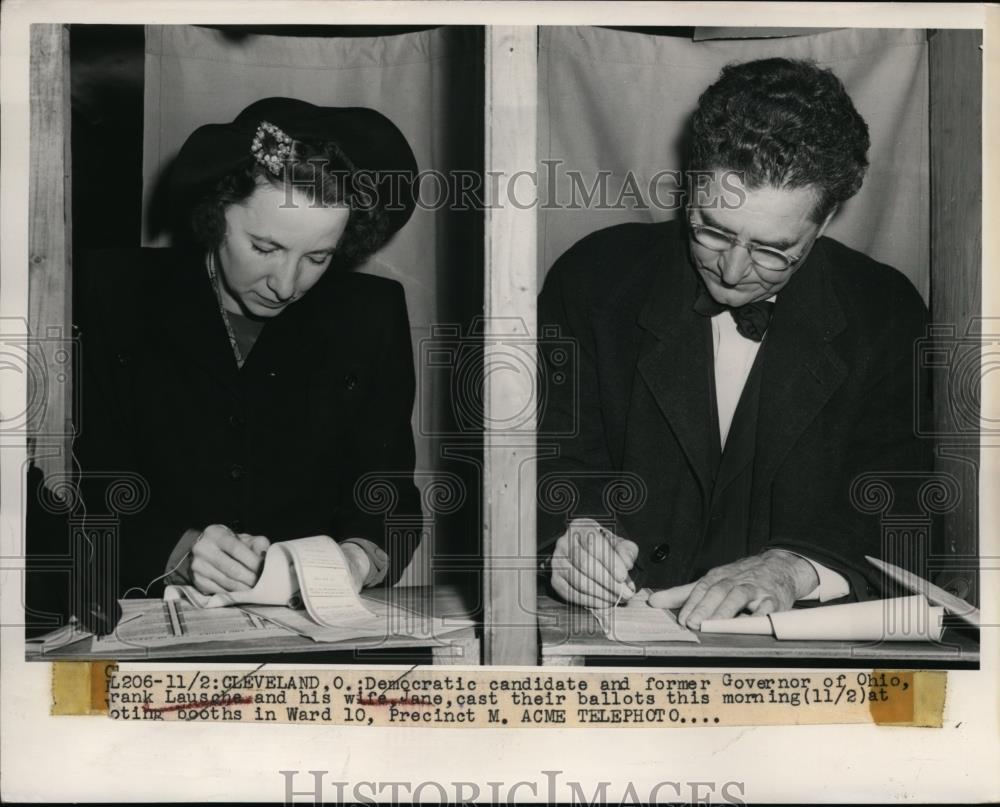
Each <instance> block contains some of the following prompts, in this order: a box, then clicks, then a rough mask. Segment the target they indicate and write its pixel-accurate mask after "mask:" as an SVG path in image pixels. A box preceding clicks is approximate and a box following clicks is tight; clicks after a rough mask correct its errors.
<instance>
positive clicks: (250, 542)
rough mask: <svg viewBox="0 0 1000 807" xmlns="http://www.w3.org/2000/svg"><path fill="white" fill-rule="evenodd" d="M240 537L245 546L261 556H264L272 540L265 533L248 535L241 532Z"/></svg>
mask: <svg viewBox="0 0 1000 807" xmlns="http://www.w3.org/2000/svg"><path fill="white" fill-rule="evenodd" d="M239 539H240V541H242V542H243V544H244V546H247V547H249V549H250V551H251V552H253V553H254V554H256V555H258V556H260V557H263V556H264V554H265V553H266V552H267V549H268V547H269V546H271V542H270V541H269V540H267V538H266V537H265V536H263V535H247V534H246V533H242V532H241V533H240V535H239Z"/></svg>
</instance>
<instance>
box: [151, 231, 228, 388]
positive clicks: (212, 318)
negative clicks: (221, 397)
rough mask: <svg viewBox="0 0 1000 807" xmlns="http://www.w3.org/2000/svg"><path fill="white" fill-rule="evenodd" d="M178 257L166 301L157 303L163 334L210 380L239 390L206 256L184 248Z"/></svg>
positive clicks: (166, 281)
mask: <svg viewBox="0 0 1000 807" xmlns="http://www.w3.org/2000/svg"><path fill="white" fill-rule="evenodd" d="M176 255H177V259H176V262H175V263H174V264H173V265H171V266H169V267H167V271H166V273H165V275H164V289H163V291H164V292H165V294H164V295H163V299H162V300H158V301H156V302H157V303H158V304H157V305H156V308H155V311H156V316H157V317H159V320H160V334H161V335H162V337H163V338H164V339H165V340H167V341H168V342H170V343H171V344H172V346H173V347H176V348H177V349H178V350H179V351H180V352H182V353H183V354H184V356H185V358H186V359H188V360H190V361H191V362H193V363H194V364H196V365H199V366H201V367H203V368H204V369H205V370H206V371H207V373H208V376H209V377H210V378H212V379H215V380H216V381H218V382H219V383H221V384H223V385H224V386H226V387H227V388H229V389H231V390H236V389H237V388H238V372H239V368H238V367H237V365H236V358H235V356H234V355H233V351H232V348H231V347H230V344H229V336H228V334H227V332H226V326H225V324H224V323H223V321H222V314H221V313H220V311H219V303H218V298H217V297H216V296H215V290H214V289H213V288H212V284H211V281H210V280H209V277H208V271H207V269H206V268H205V264H204V256H202V255H201V254H199V253H198V252H196V251H194V250H181V249H178V250H177V251H176ZM178 310H181V311H183V313H184V319H183V320H177V319H176V312H177V311H178Z"/></svg>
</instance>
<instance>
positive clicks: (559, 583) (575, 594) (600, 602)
mask: <svg viewBox="0 0 1000 807" xmlns="http://www.w3.org/2000/svg"><path fill="white" fill-rule="evenodd" d="M552 587H553V588H554V589H555V590H556V593H557V594H559V596H560V597H562V598H563V599H564V600H566V602H569V603H573V604H574V605H582V606H583V607H584V608H607V607H609V606H611V605H614V600H609V599H608V598H607V597H606V596H603V595H602V596H600V597H598V596H594V595H593V594H589V593H587V592H585V591H580V590H579V589H577V588H575V587H574V586H572V585H571V584H570V582H569V581H568V580H567V579H566V578H565V577H564V576H562V575H561V574H560V575H556V574H553V575H552Z"/></svg>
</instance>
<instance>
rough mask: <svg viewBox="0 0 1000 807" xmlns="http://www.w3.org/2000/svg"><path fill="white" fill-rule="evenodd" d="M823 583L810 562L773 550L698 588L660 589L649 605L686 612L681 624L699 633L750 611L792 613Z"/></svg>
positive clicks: (719, 570) (719, 572)
mask: <svg viewBox="0 0 1000 807" xmlns="http://www.w3.org/2000/svg"><path fill="white" fill-rule="evenodd" d="M817 585H819V578H818V577H817V575H816V570H815V569H814V568H813V566H812V564H811V563H809V561H807V560H805V559H804V558H801V557H799V556H798V555H795V554H793V553H791V552H786V551H784V550H782V549H768V550H766V551H764V552H762V553H761V554H759V555H754V556H752V557H749V558H741V559H740V560H737V561H735V562H733V563H727V564H726V565H725V566H718V567H716V568H714V569H712V570H711V571H709V572H708V573H707V574H706V575H705V576H704V577H703V578H701V580H699V581H698V582H697V583H696V584H695V586H694V588H693V589H692V588H691V587H690V585H686V586H676V587H674V588H668V589H664V590H663V591H657V592H656V593H654V594H652V595H651V596H650V598H649V604H650V605H651V606H652V607H654V608H671V609H673V608H680V609H681V610H680V613H679V614H678V615H677V621H678V622H679V623H680V624H681V625H682V626H685V627H688V628H692V629H694V630H698V629H699V628H701V623H702V622H703V621H704V620H706V619H728V618H730V617H734V616H736V615H737V614H738V613H740V612H741V611H744V610H746V611H749V612H750V613H751V614H757V615H759V616H763V615H764V614H770V613H774V612H776V611H787V610H788V609H790V608H791V607H792V605H793V604H794V603H795V601H796V600H798V599H799V598H800V597H804V596H805V595H806V594H808V593H809V592H810V591H812V590H813V589H814V588H816V586H817ZM689 591H690V594H688V592H689Z"/></svg>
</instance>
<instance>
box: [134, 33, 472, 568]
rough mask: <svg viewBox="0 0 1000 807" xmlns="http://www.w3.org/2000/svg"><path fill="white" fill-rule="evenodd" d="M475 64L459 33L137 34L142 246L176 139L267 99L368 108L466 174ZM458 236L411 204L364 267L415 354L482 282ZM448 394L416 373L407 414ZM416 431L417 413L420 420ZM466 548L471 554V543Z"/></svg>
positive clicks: (432, 160) (434, 159) (453, 227)
mask: <svg viewBox="0 0 1000 807" xmlns="http://www.w3.org/2000/svg"><path fill="white" fill-rule="evenodd" d="M481 61H482V56H481V53H479V52H478V49H477V45H476V40H475V38H474V37H472V36H470V32H469V31H468V30H467V29H456V28H451V29H448V28H438V29H433V30H428V31H421V32H417V33H409V34H401V35H395V36H386V37H337V38H327V37H322V38H320V37H283V36H266V35H256V34H254V35H239V36H236V35H233V34H231V33H229V32H223V31H219V30H215V29H210V28H200V27H195V26H147V28H146V68H145V74H146V75H145V79H146V82H145V123H144V128H145V131H144V139H143V243H144V244H147V245H162V244H165V243H166V238H167V236H166V235H164V234H162V233H159V232H155V231H154V230H155V227H154V226H153V225H154V220H155V215H151V213H152V212H153V211H154V210H155V206H156V204H157V201H156V197H157V194H161V193H162V183H161V182H160V180H161V177H162V175H163V171H164V169H165V168H166V167H167V166H168V165H169V163H170V161H171V160H172V159H173V157H174V156H175V155H176V154H177V152H178V150H179V149H180V147H181V145H182V144H183V142H184V140H185V138H187V136H188V135H189V134H190V133H191V132H192V131H194V129H195V128H197V127H198V126H200V125H202V124H205V123H225V122H229V121H231V120H232V119H233V118H235V117H236V115H237V114H238V113H239V112H240V111H241V110H242V109H243V108H244V107H246V106H247V105H248V104H250V103H251V102H253V101H256V100H258V99H260V98H266V97H268V96H288V97H293V98H299V99H302V100H304V101H309V102H310V103H314V104H319V105H324V106H368V107H372V108H374V109H377V110H378V111H380V112H382V113H383V114H385V115H387V116H388V117H389V118H390V119H391V120H392V121H393V122H394V123H395V124H396V125H397V126H398V127H399V128H400V129H401V130H402V132H403V133H404V134H405V135H406V137H407V139H408V141H409V143H410V146H411V147H412V148H413V151H414V154H415V155H416V158H417V164H418V166H419V168H420V170H421V171H426V170H428V169H437V170H442V171H446V170H450V169H452V168H456V167H458V168H464V167H467V166H468V161H469V160H470V159H473V160H474V159H479V155H480V154H481V149H482V146H481V143H475V142H466V141H465V140H463V139H462V138H460V137H459V136H458V135H456V126H455V125H454V121H455V120H456V117H455V116H456V115H459V114H461V115H468V114H469V113H470V111H471V114H473V115H479V114H480V112H479V111H478V110H477V108H476V107H475V105H472V106H471V107H470V104H469V99H470V98H477V97H481V93H482V88H481V87H480V86H478V84H479V82H480V79H479V76H480V73H479V72H478V70H477V66H478V65H479V64H480V63H481ZM470 155H472V156H471V157H470ZM468 231H469V228H468V226H467V225H466V224H464V223H463V222H462V221H461V220H459V219H456V218H455V216H453V215H449V214H448V212H447V211H433V210H428V209H421V208H419V207H418V209H417V210H416V211H415V212H414V214H413V217H412V218H411V219H410V221H409V222H408V224H407V225H406V227H404V228H403V230H402V231H401V232H400V233H399V234H398V235H397V236H396V237H395V238H394V239H393V241H392V242H391V243H390V244H389V245H388V246H387V247H386V248H385V249H383V250H382V251H381V252H379V253H378V254H377V255H376V256H374V257H373V258H372V259H371V260H370V261H369V262H368V263H367V264H366V265H365V266H364V267H363V271H366V272H371V273H373V274H377V275H382V276H385V277H390V278H393V279H394V280H398V281H399V282H400V283H402V284H403V286H404V287H405V289H406V298H407V305H408V307H409V313H410V324H411V327H412V335H413V342H414V355H415V356H417V357H419V356H420V342H421V340H423V339H425V338H426V337H427V336H428V335H429V334H430V326H431V324H432V323H437V322H448V321H455V320H456V318H457V319H458V320H459V321H460V320H461V319H462V316H463V315H462V313H461V312H464V311H466V310H467V309H469V308H470V307H472V308H476V309H478V308H479V307H480V303H481V301H480V299H479V298H478V294H479V293H480V292H479V290H480V289H481V285H479V283H481V281H474V282H470V275H471V274H472V273H471V272H470V271H469V267H470V260H469V255H475V254H478V253H479V252H481V246H480V245H479V244H478V242H477V243H471V241H470V233H469V232H468ZM472 265H475V264H474V263H473V264H472ZM470 298H471V299H470ZM447 394H448V389H447V388H445V387H443V386H442V385H441V383H440V382H439V380H438V379H436V378H429V377H426V376H424V375H423V374H422V373H420V372H418V405H417V409H418V410H420V411H423V412H425V413H426V412H431V413H434V412H437V411H438V410H440V409H442V408H443V406H444V401H443V396H445V395H447ZM427 422H428V418H427V417H426V415H425V416H424V417H423V419H422V423H423V424H426V423H427ZM414 424H415V436H416V441H417V468H418V471H421V472H434V471H436V470H438V469H439V468H440V467H441V465H442V462H441V459H440V457H439V453H440V452H439V451H438V441H437V440H436V438H434V437H433V436H429V435H428V434H427V429H426V428H420V427H419V424H418V415H417V414H416V413H415V416H414ZM427 481H428V477H427V476H426V474H424V475H421V474H418V483H420V484H421V485H422V486H423V485H426V483H427ZM472 489H475V488H474V487H473V488H472ZM471 520H478V519H477V518H474V519H471ZM465 540H468V541H472V540H475V542H476V547H475V548H476V549H478V536H465ZM429 551H430V547H429V546H428V545H426V544H425V545H423V546H422V547H421V551H419V552H418V554H417V556H416V557H415V558H414V561H413V563H412V564H411V567H410V570H409V571H408V573H407V575H405V576H404V578H403V582H404V583H413V584H420V583H424V582H429V581H428V580H426V575H427V565H426V564H427V560H428V553H429Z"/></svg>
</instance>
